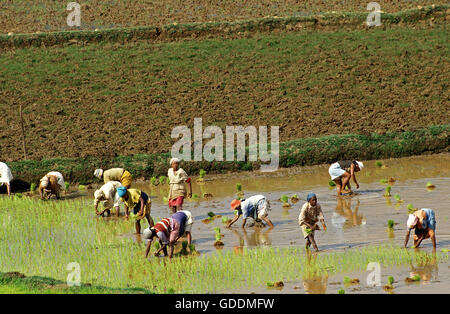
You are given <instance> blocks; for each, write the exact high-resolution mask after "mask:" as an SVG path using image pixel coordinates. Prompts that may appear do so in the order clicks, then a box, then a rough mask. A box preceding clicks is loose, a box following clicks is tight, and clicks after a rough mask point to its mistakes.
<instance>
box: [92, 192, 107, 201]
mask: <svg viewBox="0 0 450 314" xmlns="http://www.w3.org/2000/svg"><path fill="white" fill-rule="evenodd" d="M104 197H105V193H103V191H102V190H96V191H95V192H94V198H95V199H96V200H99V199H101V198H104Z"/></svg>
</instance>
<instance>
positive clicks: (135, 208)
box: [133, 192, 148, 215]
mask: <svg viewBox="0 0 450 314" xmlns="http://www.w3.org/2000/svg"><path fill="white" fill-rule="evenodd" d="M141 197H142V198H143V199H144V206H145V205H146V204H147V202H148V195H147V194H146V193H145V192H141ZM140 210H141V202H139V203H137V204H136V206H134V208H133V214H135V215H136V214H137V213H139V211H140Z"/></svg>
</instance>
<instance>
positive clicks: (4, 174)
mask: <svg viewBox="0 0 450 314" xmlns="http://www.w3.org/2000/svg"><path fill="white" fill-rule="evenodd" d="M12 179H13V175H12V173H11V169H9V167H8V165H7V164H5V163H4V162H0V186H2V185H3V184H4V185H6V191H7V192H8V196H10V195H11V181H12Z"/></svg>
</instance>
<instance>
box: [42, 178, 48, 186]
mask: <svg viewBox="0 0 450 314" xmlns="http://www.w3.org/2000/svg"><path fill="white" fill-rule="evenodd" d="M48 184H49V180H48V177H47V176H44V177H43V178H42V179H41V186H42V187H43V188H46V187H48Z"/></svg>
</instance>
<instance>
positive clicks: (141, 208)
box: [117, 186, 154, 234]
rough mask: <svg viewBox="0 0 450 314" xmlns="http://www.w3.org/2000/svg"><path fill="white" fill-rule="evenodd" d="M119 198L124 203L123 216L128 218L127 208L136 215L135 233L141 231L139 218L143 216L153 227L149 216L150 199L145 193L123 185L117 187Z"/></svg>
mask: <svg viewBox="0 0 450 314" xmlns="http://www.w3.org/2000/svg"><path fill="white" fill-rule="evenodd" d="M117 193H118V194H119V197H120V200H121V201H122V202H123V203H124V205H125V217H126V218H128V215H129V210H130V209H132V210H133V214H134V215H136V216H137V217H136V234H140V233H141V220H142V219H143V218H144V217H145V218H146V219H147V222H148V224H149V225H150V227H153V225H154V223H153V219H152V217H151V216H150V210H151V204H152V202H151V200H150V197H149V196H148V195H147V193H145V192H143V191H141V190H138V189H127V188H126V187H124V186H119V187H118V188H117Z"/></svg>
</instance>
